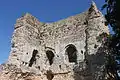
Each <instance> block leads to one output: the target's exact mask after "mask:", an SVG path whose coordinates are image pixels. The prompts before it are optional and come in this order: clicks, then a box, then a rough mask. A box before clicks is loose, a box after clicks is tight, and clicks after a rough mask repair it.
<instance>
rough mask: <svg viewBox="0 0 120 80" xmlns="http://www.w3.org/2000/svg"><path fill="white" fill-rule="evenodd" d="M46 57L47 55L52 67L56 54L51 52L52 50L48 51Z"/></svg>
mask: <svg viewBox="0 0 120 80" xmlns="http://www.w3.org/2000/svg"><path fill="white" fill-rule="evenodd" d="M46 55H47V58H48V60H49V64H50V65H52V63H53V58H54V56H55V55H54V53H53V52H52V51H50V50H47V51H46Z"/></svg>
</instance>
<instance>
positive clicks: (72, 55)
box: [65, 44, 78, 63]
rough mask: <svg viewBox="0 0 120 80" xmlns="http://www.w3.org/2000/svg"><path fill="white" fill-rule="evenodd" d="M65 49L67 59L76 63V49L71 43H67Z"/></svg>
mask: <svg viewBox="0 0 120 80" xmlns="http://www.w3.org/2000/svg"><path fill="white" fill-rule="evenodd" d="M65 48H66V50H65V54H66V55H67V56H68V60H69V62H70V63H72V62H74V63H77V52H78V51H77V49H76V47H75V46H74V45H73V44H69V45H67V46H66V47H65Z"/></svg>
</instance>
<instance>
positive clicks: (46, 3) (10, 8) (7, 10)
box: [0, 0, 104, 63]
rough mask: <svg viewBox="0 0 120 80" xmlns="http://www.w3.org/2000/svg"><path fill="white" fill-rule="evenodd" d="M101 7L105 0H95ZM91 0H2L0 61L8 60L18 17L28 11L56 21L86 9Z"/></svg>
mask: <svg viewBox="0 0 120 80" xmlns="http://www.w3.org/2000/svg"><path fill="white" fill-rule="evenodd" d="M94 1H95V2H96V5H97V6H98V8H99V9H100V8H101V6H102V5H103V4H104V0H94ZM90 3H91V0H0V63H3V62H5V61H7V59H8V56H9V53H10V46H11V36H12V33H13V28H14V24H15V22H16V19H17V18H19V17H20V16H22V15H23V14H25V13H26V12H28V13H30V14H32V15H33V16H35V17H36V18H38V19H39V20H40V21H41V22H54V21H58V20H60V19H64V18H66V17H69V16H72V15H75V14H79V13H81V12H83V11H86V10H87V9H88V8H89V6H90Z"/></svg>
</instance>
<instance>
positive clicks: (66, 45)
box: [9, 5, 109, 80]
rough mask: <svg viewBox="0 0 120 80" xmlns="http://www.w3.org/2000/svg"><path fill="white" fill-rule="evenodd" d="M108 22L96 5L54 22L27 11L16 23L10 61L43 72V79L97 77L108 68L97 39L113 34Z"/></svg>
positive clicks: (86, 79) (24, 68)
mask: <svg viewBox="0 0 120 80" xmlns="http://www.w3.org/2000/svg"><path fill="white" fill-rule="evenodd" d="M104 22H105V19H104V18H103V16H102V14H101V13H100V12H99V11H98V10H97V9H96V6H95V5H92V6H91V9H89V10H88V11H87V12H85V13H82V14H79V15H76V16H72V17H69V18H67V19H65V20H61V21H58V22H54V23H40V22H39V21H38V20H37V19H36V18H34V17H33V16H31V15H30V14H26V15H25V16H23V17H21V18H19V19H18V20H17V23H16V25H15V30H14V33H13V37H12V48H11V54H10V57H9V64H14V65H17V67H19V68H21V69H22V71H23V72H33V73H36V74H40V75H41V80H93V79H95V78H96V75H97V76H98V75H99V74H96V73H99V72H100V73H101V74H100V75H102V71H101V70H102V68H103V67H104V60H105V59H104V54H102V53H103V52H104V51H101V50H100V49H102V47H101V45H102V43H101V42H98V40H97V37H98V36H99V35H100V34H102V33H103V32H106V33H109V31H108V27H106V26H104ZM105 27H106V28H105ZM98 67H99V69H98ZM97 78H98V77H97ZM95 80H96V79H95ZM98 80H99V79H98Z"/></svg>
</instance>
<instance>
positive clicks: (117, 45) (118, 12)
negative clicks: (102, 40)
mask: <svg viewBox="0 0 120 80" xmlns="http://www.w3.org/2000/svg"><path fill="white" fill-rule="evenodd" d="M104 8H105V9H106V14H105V18H106V19H107V24H110V26H111V27H112V29H113V31H114V33H115V34H113V35H112V37H111V38H108V41H107V42H106V44H107V45H106V46H107V48H108V51H109V53H108V56H107V59H108V60H107V65H106V66H107V71H108V73H112V74H113V76H114V77H113V78H114V79H113V80H119V79H120V78H119V77H118V75H117V74H118V72H117V71H118V70H120V66H118V65H119V64H117V61H118V62H119V61H120V57H119V56H120V0H105V4H104V5H103V7H102V9H104ZM116 60H117V61H116ZM109 76H110V75H109ZM110 77H111V76H110ZM118 78H119V79H118ZM109 80H112V79H110V78H109Z"/></svg>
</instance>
